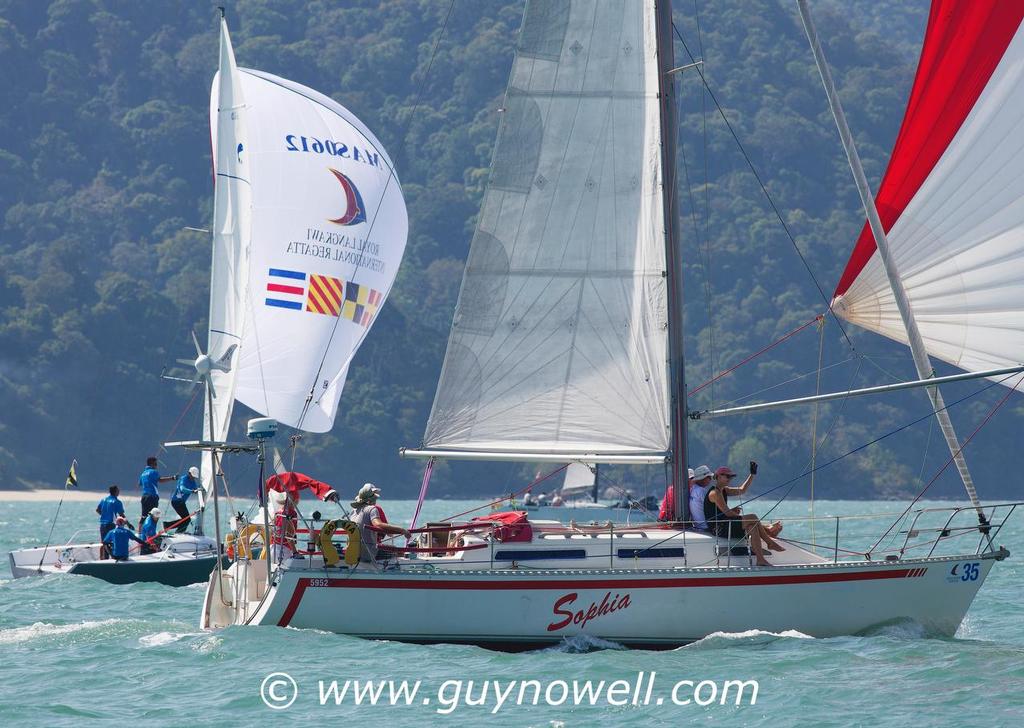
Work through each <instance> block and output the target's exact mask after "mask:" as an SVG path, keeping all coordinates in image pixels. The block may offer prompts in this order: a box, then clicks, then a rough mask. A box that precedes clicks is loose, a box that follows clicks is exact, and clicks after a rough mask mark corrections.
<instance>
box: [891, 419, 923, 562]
mask: <svg viewBox="0 0 1024 728" xmlns="http://www.w3.org/2000/svg"><path fill="white" fill-rule="evenodd" d="M934 431H935V420H931V421H930V422H929V423H928V438H927V439H926V440H925V441H924V454H923V455H922V456H921V468H920V469H919V470H918V471H917V484H918V486H920V485H921V484H922V483H924V468H925V465H927V464H928V451H929V449H930V448H931V444H932V433H933V432H934ZM908 515H909V514H903V515H902V516H900V517H899V518H897V519H896V520H897V521H899V520H901V519H905V518H907V517H908ZM897 536H899V528H898V527H897V529H896V530H895V531H893V533H892V536H891V537H890V538H889V543H887V544H886V545H885V547H886V548H890V547H891V546H892V545H893V542H894V541H895V540H896V537H897Z"/></svg>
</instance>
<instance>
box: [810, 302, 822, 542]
mask: <svg viewBox="0 0 1024 728" xmlns="http://www.w3.org/2000/svg"><path fill="white" fill-rule="evenodd" d="M824 350H825V319H824V317H823V318H822V319H821V320H820V321H819V322H818V376H817V379H816V380H815V382H814V396H818V395H819V394H821V355H822V352H823V351H824ZM820 408H821V402H815V403H814V418H813V419H812V420H811V542H813V541H814V466H815V465H816V464H817V457H818V410H819V409H820ZM815 553H817V550H815Z"/></svg>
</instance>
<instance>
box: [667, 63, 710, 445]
mask: <svg viewBox="0 0 1024 728" xmlns="http://www.w3.org/2000/svg"><path fill="white" fill-rule="evenodd" d="M679 86H680V90H681V89H682V80H680V82H679ZM682 96H683V94H682V93H680V94H679V95H678V99H677V101H678V103H679V106H680V107H681V106H682ZM678 148H679V155H680V157H681V158H682V161H683V180H684V181H685V182H686V193H687V197H689V198H690V219H691V220H692V222H693V237H694V240H696V242H697V264H698V265H699V266H700V270H701V281H702V283H703V284H704V307H705V311H706V314H707V317H708V354H709V355H708V376H709V377H714V374H715V339H714V319H713V318H712V313H711V295H712V292H711V254H710V251H711V244H710V241H709V240H706V241H705V242H706V249H705V250H702V249H701V240H700V234H701V229H700V223H699V222H698V221H697V202H696V200H695V199H694V197H693V185H692V183H691V182H690V165H689V161H688V160H687V157H686V144H679V145H678ZM706 184H707V183H706V181H705V185H706ZM709 381H710V380H709ZM714 395H715V390H714V387H712V389H711V402H712V404H714V401H715V396H714ZM710 429H711V449H712V450H716V449H717V447H716V444H715V443H716V440H715V434H716V432H717V429H716V427H715V424H714V422H712V426H711V428H710Z"/></svg>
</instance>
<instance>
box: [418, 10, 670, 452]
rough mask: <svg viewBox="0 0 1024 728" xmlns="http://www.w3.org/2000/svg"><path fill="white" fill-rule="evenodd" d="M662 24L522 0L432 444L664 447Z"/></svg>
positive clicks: (431, 428) (516, 448)
mask: <svg viewBox="0 0 1024 728" xmlns="http://www.w3.org/2000/svg"><path fill="white" fill-rule="evenodd" d="M654 28H655V21H654V3H653V2H650V1H648V2H640V1H639V0H605V1H603V2H569V1H568V0H556V1H549V2H530V3H528V5H527V8H526V13H525V15H524V19H523V26H522V29H521V32H520V36H519V45H518V48H517V53H516V58H515V61H514V63H513V66H512V73H511V77H510V79H509V85H508V89H507V94H506V100H505V104H504V109H503V114H502V121H501V127H500V130H499V134H498V140H497V144H496V148H495V152H494V157H493V160H492V166H491V175H490V179H489V182H488V187H487V191H486V193H485V195H484V200H483V204H482V208H481V211H480V217H479V221H478V224H477V230H476V234H475V236H474V239H473V243H472V246H471V250H470V254H469V259H468V261H467V264H466V271H465V275H464V278H463V283H462V290H461V292H460V295H459V303H458V306H457V309H456V313H455V318H454V321H453V324H452V331H451V336H450V339H449V342H448V350H447V353H446V355H445V362H444V368H443V371H442V374H441V380H440V382H439V383H438V389H437V394H436V396H435V399H434V406H433V409H432V411H431V415H430V421H429V423H428V424H427V430H426V433H425V435H424V445H425V446H426V447H430V448H440V449H452V450H475V451H480V452H506V453H531V452H532V453H536V452H543V453H554V454H567V455H573V454H591V453H598V454H599V453H606V454H611V453H663V452H664V451H666V450H667V449H668V444H669V418H668V409H669V393H668V385H667V379H668V377H667V363H666V362H667V330H666V319H667V315H666V297H665V279H664V272H665V271H664V268H665V249H664V240H665V237H664V230H663V219H662V202H661V189H660V184H661V159H660V129H659V123H660V122H659V109H658V75H657V68H658V64H657V54H656V40H655V30H654Z"/></svg>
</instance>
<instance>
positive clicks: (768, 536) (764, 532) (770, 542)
mask: <svg viewBox="0 0 1024 728" xmlns="http://www.w3.org/2000/svg"><path fill="white" fill-rule="evenodd" d="M757 528H758V531H759V533H760V534H761V539H762V540H763V541H764V542H765V545H766V546H768V548H770V549H771V550H772V551H785V550H786V547H785V546H783V545H782V544H780V543H779V542H778V541H776V540H775V539H774V538H773V536H774V534H773V533H772V532H771V530H770V529H768V528H765V526H764V524H763V523H761V522H760V521H758V524H757Z"/></svg>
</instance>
